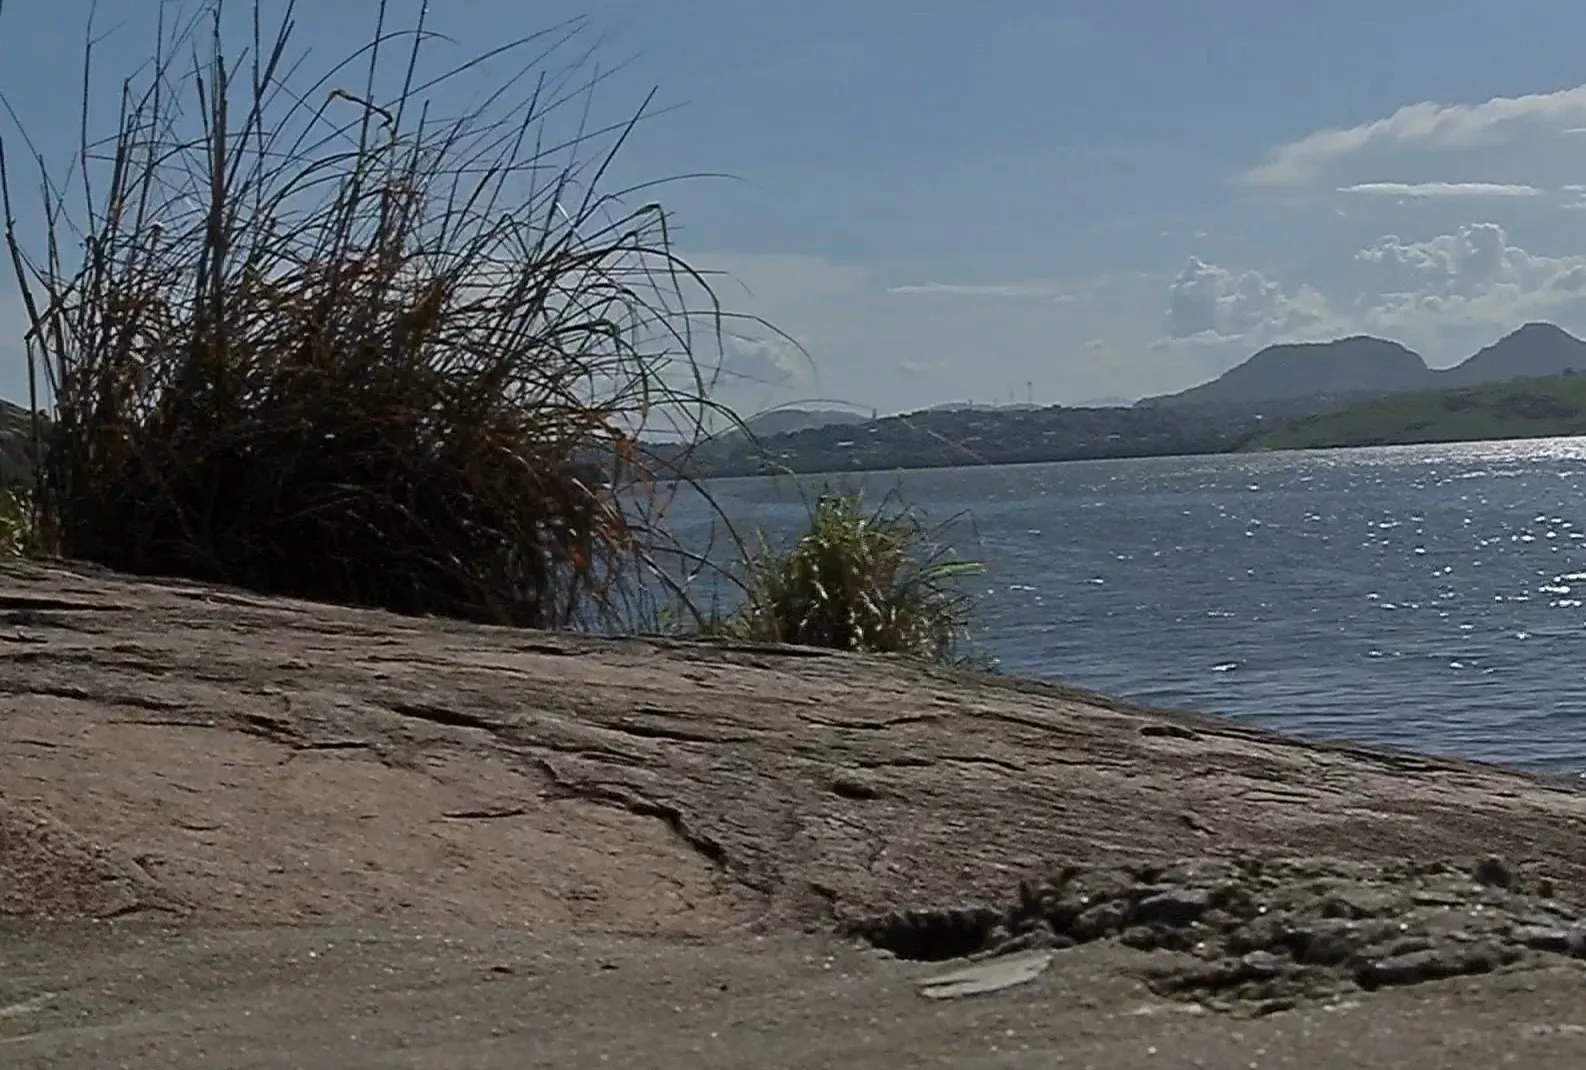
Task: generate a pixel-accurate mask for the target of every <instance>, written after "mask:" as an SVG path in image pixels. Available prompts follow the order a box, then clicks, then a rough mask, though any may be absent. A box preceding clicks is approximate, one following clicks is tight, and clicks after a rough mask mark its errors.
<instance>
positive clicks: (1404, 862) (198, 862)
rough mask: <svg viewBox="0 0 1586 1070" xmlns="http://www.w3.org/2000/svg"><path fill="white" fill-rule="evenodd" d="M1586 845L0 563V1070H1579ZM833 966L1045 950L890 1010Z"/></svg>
mask: <svg viewBox="0 0 1586 1070" xmlns="http://www.w3.org/2000/svg"><path fill="white" fill-rule="evenodd" d="M1583 834H1586V793H1583V792H1581V791H1580V790H1578V788H1577V787H1576V786H1575V785H1574V784H1573V783H1570V782H1566V781H1561V780H1554V779H1545V778H1540V777H1532V776H1525V775H1520V774H1516V773H1511V772H1506V771H1502V770H1497V769H1492V768H1488V767H1483V766H1479V765H1473V764H1469V763H1462V762H1456V761H1444V760H1440V759H1433V758H1421V757H1414V756H1409V755H1401V754H1392V753H1386V752H1382V751H1377V750H1372V749H1369V748H1364V747H1356V746H1349V745H1338V744H1325V743H1317V742H1306V741H1299V740H1294V739H1289V738H1285V737H1281V736H1277V735H1274V734H1271V733H1267V732H1263V731H1260V730H1257V729H1254V728H1250V727H1244V726H1240V725H1236V724H1232V723H1228V722H1224V721H1219V720H1215V719H1211V718H1202V717H1195V716H1190V715H1179V714H1169V713H1163V712H1158V711H1149V710H1143V709H1138V708H1134V707H1131V706H1128V705H1126V704H1122V703H1118V702H1114V701H1111V700H1107V699H1103V698H1101V697H1099V696H1093V695H1086V694H1083V693H1079V692H1075V691H1071V690H1067V689H1063V688H1058V687H1053V686H1044V685H1038V684H1031V683H1021V682H1017V681H1007V680H994V679H985V678H980V677H969V676H959V675H954V674H951V673H948V672H945V671H937V670H929V669H922V668H920V667H918V666H914V665H909V664H905V663H900V662H893V661H887V660H882V659H869V658H858V657H851V656H845V655H838V654H829V653H821V652H814V651H807V650H794V649H756V648H746V647H730V646H714V645H685V644H676V643H669V642H664V641H659V640H657V641H648V640H602V639H595V638H589V637H578V636H562V635H556V636H552V635H544V634H537V633H525V632H517V631H510V630H503V629H490V628H482V627H476V626H471V625H463V624H456V623H451V622H442V621H430V620H412V619H404V618H397V617H393V616H389V615H385V614H379V613H369V612H362V611H356V610H350V609H342V608H335V607H326V606H318V605H309V604H304V603H295V602H289V601H283V600H275V599H267V598H262V597H256V596H252V595H248V594H243V593H239V592H235V591H223V590H217V589H213V588H205V587H201V586H197V585H192V584H184V583H179V582H165V581H147V580H137V579H129V578H126V577H120V576H114V575H109V574H101V573H98V572H95V571H93V570H89V569H83V568H65V567H45V566H41V565H36V564H18V563H5V564H0V925H3V926H4V928H3V929H0V950H3V954H4V956H5V958H6V961H7V966H8V968H7V969H4V970H0V1060H3V1061H4V1062H5V1064H6V1065H8V1066H9V1065H17V1066H25V1065H37V1066H80V1065H99V1064H102V1063H104V1062H106V1061H114V1062H117V1063H120V1064H125V1065H130V1066H142V1065H147V1066H156V1065H160V1066H163V1065H170V1063H169V1061H168V1056H169V1053H170V1052H186V1053H187V1054H186V1055H185V1056H183V1057H182V1058H179V1059H178V1060H177V1061H178V1063H179V1064H180V1065H184V1066H208V1065H214V1066H222V1065H237V1064H239V1063H248V1064H250V1065H261V1066H265V1065H268V1066H283V1067H284V1066H335V1067H338V1068H342V1067H348V1066H361V1065H368V1066H376V1065H380V1066H384V1065H392V1063H393V1061H397V1062H401V1063H402V1064H403V1065H410V1066H450V1065H460V1064H462V1063H467V1064H468V1065H480V1066H494V1065H501V1066H509V1065H510V1066H519V1065H586V1064H590V1063H592V1062H594V1061H596V1060H597V1058H598V1056H599V1055H601V1054H605V1055H607V1056H610V1057H612V1058H614V1059H616V1060H617V1064H618V1065H655V1066H662V1067H666V1066H671V1065H678V1066H683V1065H689V1066H696V1065H736V1066H742V1065H767V1066H773V1065H774V1066H782V1065H789V1066H792V1065H809V1066H855V1067H860V1066H878V1067H879V1066H887V1065H897V1062H896V1058H897V1057H898V1056H899V1053H900V1052H902V1053H907V1054H908V1056H909V1059H908V1061H910V1062H920V1061H930V1060H932V1059H934V1058H939V1059H941V1060H944V1061H946V1062H948V1063H949V1064H950V1065H965V1066H970V1065H979V1066H991V1065H997V1066H1022V1065H1051V1064H1052V1061H1053V1058H1054V1057H1055V1056H1057V1055H1061V1056H1063V1057H1064V1058H1067V1059H1069V1060H1070V1062H1071V1063H1072V1064H1074V1065H1093V1066H1098V1067H1107V1066H1119V1067H1123V1066H1136V1065H1140V1062H1139V1060H1140V1059H1141V1057H1142V1054H1143V1049H1144V1047H1149V1046H1151V1045H1152V1044H1155V1045H1156V1046H1157V1047H1158V1048H1159V1050H1160V1051H1162V1052H1164V1053H1167V1052H1171V1053H1173V1057H1174V1058H1181V1059H1182V1061H1180V1062H1172V1061H1168V1060H1159V1064H1160V1065H1240V1066H1244V1065H1248V1064H1249V1063H1250V1062H1251V1061H1252V1060H1250V1059H1244V1061H1241V1062H1237V1063H1225V1062H1221V1061H1218V1060H1219V1059H1221V1058H1222V1057H1223V1055H1226V1054H1228V1053H1230V1052H1246V1053H1248V1050H1249V1049H1248V1044H1247V1043H1246V1041H1247V1040H1249V1038H1252V1037H1254V1038H1264V1039H1260V1043H1261V1044H1266V1045H1272V1047H1271V1050H1272V1051H1279V1050H1282V1051H1284V1052H1290V1053H1292V1054H1289V1055H1284V1056H1283V1057H1282V1058H1281V1059H1269V1060H1268V1061H1266V1062H1262V1061H1261V1060H1255V1061H1256V1062H1258V1064H1259V1065H1302V1066H1327V1065H1338V1066H1350V1065H1358V1064H1359V1062H1360V1061H1362V1060H1363V1059H1365V1058H1368V1057H1369V1058H1372V1059H1373V1060H1380V1061H1383V1062H1385V1063H1388V1062H1391V1063H1393V1064H1395V1065H1402V1066H1407V1067H1416V1066H1441V1065H1455V1064H1456V1063H1455V1062H1454V1061H1446V1062H1445V1061H1443V1060H1444V1057H1445V1056H1447V1057H1448V1058H1449V1059H1451V1060H1452V1059H1454V1057H1455V1055H1456V1054H1457V1055H1458V1063H1457V1064H1458V1065H1468V1064H1469V1062H1470V1061H1471V1058H1472V1056H1471V1052H1472V1051H1475V1050H1476V1049H1475V1048H1472V1047H1471V1044H1473V1043H1475V1041H1474V1040H1472V1039H1471V1037H1470V1036H1467V1034H1468V1033H1469V1032H1470V1030H1471V1029H1473V1028H1474V1027H1475V1023H1479V1022H1483V1021H1497V1022H1508V1023H1510V1024H1511V1025H1513V1026H1514V1028H1513V1029H1509V1031H1508V1032H1506V1033H1504V1034H1503V1037H1502V1039H1501V1041H1500V1040H1494V1041H1493V1042H1492V1043H1493V1045H1494V1046H1493V1047H1492V1048H1491V1050H1492V1051H1493V1052H1494V1053H1497V1055H1507V1054H1515V1053H1520V1055H1521V1056H1523V1061H1525V1062H1526V1063H1527V1064H1528V1065H1535V1066H1548V1065H1559V1066H1567V1065H1579V1063H1580V1061H1581V1060H1582V1058H1583V1057H1586V1018H1582V1020H1581V1021H1576V1020H1575V1018H1574V1017H1572V1016H1578V1010H1576V1009H1578V1008H1579V1007H1581V1006H1586V1000H1583V999H1582V998H1581V997H1582V996H1583V995H1586V984H1583V983H1582V982H1581V980H1580V976H1579V975H1580V974H1581V972H1582V971H1580V970H1579V969H1578V967H1577V959H1576V956H1577V955H1578V948H1579V946H1580V938H1579V934H1580V931H1581V930H1580V928H1579V926H1580V924H1581V917H1580V914H1579V913H1578V908H1577V906H1576V905H1575V904H1578V903H1580V902H1582V901H1586V896H1583V895H1582V894H1581V893H1582V891H1583V890H1586V850H1583V849H1582V848H1583V846H1586V835H1583ZM1477 848H1479V855H1478V852H1477ZM1487 855H1492V856H1494V857H1493V858H1491V859H1487V860H1486V861H1483V857H1484V856H1487ZM1498 858H1501V859H1504V860H1505V861H1503V862H1499V861H1497V860H1496V859H1498ZM909 919H912V920H909ZM84 926H89V927H90V928H87V929H85V928H84ZM911 932H912V933H913V935H912V936H911V935H910V933H911ZM855 935H863V936H864V937H865V938H866V939H867V940H868V941H869V943H871V944H873V945H878V946H881V947H887V948H891V950H893V951H894V952H896V953H900V954H901V955H903V956H906V957H912V958H946V957H950V956H960V957H961V956H969V955H973V954H976V953H982V954H983V953H987V952H992V953H996V952H1004V953H1005V952H1008V951H1010V950H1013V949H1016V948H1019V947H1030V946H1039V945H1044V946H1047V947H1050V948H1053V949H1062V948H1064V947H1065V946H1067V949H1066V950H1056V955H1057V957H1056V959H1055V960H1054V961H1053V964H1052V966H1051V968H1050V969H1047V970H1045V971H1044V972H1043V973H1041V975H1040V976H1039V977H1036V978H1035V979H1034V980H1031V981H1029V982H1028V983H1025V984H1021V985H1019V986H1017V987H1016V988H1012V989H1009V990H1007V991H1006V992H998V993H994V994H988V995H982V996H976V997H973V998H969V999H953V1000H943V1001H937V1002H928V1001H926V1000H924V999H922V998H921V997H920V995H919V992H918V988H917V985H918V982H919V980H920V979H921V978H922V977H924V976H927V975H928V972H929V971H930V970H932V969H939V968H940V965H941V964H938V963H922V962H907V961H900V960H899V958H898V957H895V956H882V955H878V954H877V953H876V951H874V950H873V949H871V948H866V947H865V946H864V944H863V942H862V941H859V940H855V939H853V937H854V936H855ZM911 941H912V942H911ZM1068 945H1074V946H1068ZM331 946H335V947H337V948H340V949H342V952H339V953H337V954H335V955H330V954H328V952H327V949H328V948H329V947H331ZM519 959H522V960H523V961H529V960H533V961H534V962H536V963H539V965H538V966H536V967H534V968H533V969H527V968H524V969H522V970H520V969H519V968H518V967H517V966H513V965H512V963H513V962H515V961H518V960H519ZM608 962H609V963H612V964H615V966H614V968H612V969H606V968H605V966H604V965H603V963H608ZM643 963H648V964H649V965H643ZM503 965H504V967H505V971H506V972H501V973H498V972H495V967H496V966H503ZM134 975H135V976H137V977H139V978H142V980H141V981H139V982H138V983H137V984H122V983H121V981H119V980H117V979H118V978H124V977H130V976H134ZM1433 977H1436V978H1440V979H1438V980H1432V981H1429V982H1428V983H1424V984H1423V983H1414V984H1411V983H1410V982H1418V981H1422V980H1427V979H1429V978H1433ZM547 986H549V987H547ZM112 990H113V993H119V994H113V996H112V997H106V998H104V999H101V998H99V997H98V996H95V995H93V994H94V993H104V992H107V991H112ZM360 992H363V993H373V994H374V995H369V996H359V995H357V994H358V993H360ZM377 997H378V998H377ZM575 997H576V998H575ZM414 1000H421V1001H422V1000H428V1001H429V1002H427V1003H424V1007H423V1009H422V1010H421V1009H420V1008H419V1007H418V1006H417V1005H415V1004H414V1002H413V1001H414ZM1291 1006H1292V1007H1293V1008H1294V1009H1292V1010H1289V1009H1286V1008H1288V1007H1291ZM243 1007H246V1008H249V1011H248V1013H247V1014H244V1013H242V1011H241V1010H239V1008H243ZM507 1007H511V1008H513V1009H514V1013H515V1014H516V1015H517V1017H516V1018H514V1019H512V1020H511V1021H505V1020H503V1021H497V1020H496V1016H497V1015H498V1013H500V1012H502V1011H503V1009H504V1008H507ZM668 1008H670V1009H668ZM1571 1008H1576V1009H1571ZM1216 1010H1232V1011H1235V1012H1238V1014H1237V1015H1235V1016H1230V1015H1225V1014H1217V1013H1209V1011H1216ZM1263 1011H1264V1012H1279V1013H1268V1014H1266V1015H1265V1016H1264V1017H1261V1018H1259V1020H1247V1019H1244V1018H1241V1017H1239V1015H1248V1014H1252V1013H1256V1012H1263ZM1190 1012H1197V1013H1190ZM1484 1016H1485V1017H1484ZM353 1020H356V1021H358V1022H359V1023H361V1024H360V1025H359V1027H358V1029H357V1031H356V1032H357V1033H358V1035H359V1036H360V1037H362V1038H364V1039H363V1040H362V1041H358V1042H356V1043H355V1042H354V1040H350V1039H348V1038H349V1036H351V1034H350V1033H349V1031H348V1030H347V1029H343V1028H341V1025H340V1023H342V1022H344V1021H353ZM426 1022H428V1023H429V1024H427V1025H425V1024H423V1023H426ZM448 1023H449V1024H448ZM1318 1023H1324V1024H1327V1027H1328V1029H1330V1030H1331V1032H1329V1033H1328V1035H1327V1036H1326V1037H1325V1038H1322V1039H1318V1038H1317V1037H1315V1036H1313V1035H1312V1030H1314V1029H1315V1028H1317V1026H1318ZM1345 1023H1354V1024H1352V1025H1348V1026H1347V1028H1346V1027H1345ZM1522 1025H1523V1026H1524V1027H1525V1028H1526V1029H1528V1030H1530V1031H1529V1032H1525V1033H1524V1035H1523V1036H1520V1035H1519V1034H1516V1033H1515V1032H1514V1030H1515V1029H1519V1028H1520V1027H1521V1026H1522ZM266 1026H268V1028H266ZM464 1026H468V1027H469V1028H471V1029H475V1030H476V1032H475V1033H470V1034H468V1035H469V1036H471V1037H473V1039H472V1040H471V1041H469V1040H466V1039H464V1038H463V1037H462V1034H461V1033H459V1030H464ZM1390 1026H1391V1029H1390V1028H1389V1027H1390ZM1506 1028H1507V1027H1506ZM419 1029H424V1030H427V1032H425V1033H424V1036H425V1037H427V1038H429V1039H427V1040H424V1041H423V1042H422V1043H419V1042H418V1041H417V1040H416V1039H415V1038H416V1036H417V1034H416V1033H415V1032H414V1031H415V1030H419ZM128 1030H130V1031H131V1032H130V1033H129V1032H128ZM477 1030H484V1031H485V1032H484V1033H482V1034H481V1033H478V1032H477ZM490 1030H496V1031H497V1032H494V1033H491V1032H489V1031H490ZM603 1030H604V1032H603ZM1009 1030H1012V1034H1011V1036H1010V1035H1008V1034H1007V1031H1009ZM465 1031H466V1030H465ZM1252 1031H1253V1032H1252ZM1389 1034H1391V1039H1390V1038H1389ZM711 1035H714V1036H715V1040H712V1039H711ZM481 1036H485V1037H488V1038H490V1043H489V1044H485V1041H484V1040H482V1039H481ZM1455 1036H1459V1037H1463V1038H1465V1041H1468V1042H1469V1043H1464V1046H1463V1047H1459V1048H1458V1052H1457V1053H1456V1052H1455V1050H1454V1048H1453V1047H1451V1046H1450V1045H1452V1041H1451V1040H1449V1038H1450V1037H1455ZM1495 1036H1496V1034H1495ZM283 1037H291V1038H299V1039H293V1040H290V1041H287V1040H283V1039H282V1038H283ZM445 1037H451V1038H452V1039H451V1040H443V1039H438V1038H445ZM646 1038H647V1039H646ZM1251 1043H1254V1041H1251ZM1462 1043H1463V1042H1462ZM1483 1043H1485V1042H1483ZM415 1044H418V1046H417V1047H414V1046H413V1045H415ZM349 1045H352V1046H351V1047H349ZM370 1045H372V1046H370ZM481 1045H484V1046H483V1047H481ZM625 1045H626V1046H625ZM713 1045H714V1046H713ZM789 1045H792V1047H789ZM1285 1045H1287V1047H1285ZM1362 1045H1364V1047H1362ZM486 1049H488V1050H486ZM399 1052H400V1053H401V1054H398V1053H399ZM624 1053H626V1054H624ZM1219 1053H1222V1054H1219ZM1307 1053H1309V1054H1307ZM112 1055H113V1056H114V1058H112ZM1302 1056H1303V1057H1304V1058H1306V1059H1308V1060H1309V1061H1301V1062H1285V1061H1284V1060H1287V1059H1291V1058H1293V1059H1299V1058H1301V1057H1302ZM1401 1056H1402V1057H1401ZM1026 1057H1028V1058H1029V1059H1031V1060H1032V1061H1030V1062H1028V1063H1026V1062H1021V1061H1019V1060H1020V1059H1023V1058H1026ZM1241 1058H1243V1056H1241ZM315 1059H318V1060H321V1061H319V1062H315V1061H313V1060H315ZM1196 1059H1199V1060H1200V1062H1199V1063H1198V1064H1197V1063H1196V1062H1195V1061H1194V1060H1196ZM1495 1059H1496V1056H1495ZM536 1060H538V1061H536ZM670 1060H675V1062H674V1061H670ZM1327 1060H1338V1061H1337V1062H1336V1063H1333V1062H1328V1061H1327ZM1417 1060H1419V1061H1417ZM1549 1060H1557V1061H1554V1062H1550V1061H1549ZM1475 1061H1477V1062H1480V1060H1479V1059H1477V1060H1475ZM1494 1061H1495V1060H1494Z"/></svg>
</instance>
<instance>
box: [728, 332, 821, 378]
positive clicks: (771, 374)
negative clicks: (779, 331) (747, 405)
mask: <svg viewBox="0 0 1586 1070" xmlns="http://www.w3.org/2000/svg"><path fill="white" fill-rule="evenodd" d="M722 349H723V354H722V359H721V365H720V372H721V385H722V386H724V387H728V388H746V387H749V388H752V387H760V386H772V387H776V386H786V385H788V384H789V383H792V382H794V381H795V380H796V379H798V378H799V376H800V374H801V373H802V372H803V371H804V370H805V367H806V365H807V359H806V357H805V356H804V354H802V353H800V352H799V350H798V347H797V346H796V345H795V344H794V343H792V342H790V341H788V340H787V339H785V338H746V337H743V336H741V335H729V336H727V337H726V338H724V339H723V340H722Z"/></svg>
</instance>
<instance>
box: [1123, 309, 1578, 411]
mask: <svg viewBox="0 0 1586 1070" xmlns="http://www.w3.org/2000/svg"><path fill="white" fill-rule="evenodd" d="M1569 371H1586V342H1583V341H1581V340H1580V339H1579V338H1576V337H1575V336H1574V335H1572V334H1570V333H1569V332H1567V331H1565V330H1563V329H1562V328H1560V327H1556V326H1554V325H1553V324H1551V323H1527V324H1525V325H1524V326H1523V327H1520V328H1518V329H1517V330H1514V331H1512V332H1510V333H1509V334H1507V335H1505V336H1504V337H1502V338H1500V339H1499V340H1498V341H1496V342H1494V343H1493V344H1492V345H1490V346H1488V347H1486V348H1485V349H1483V350H1482V351H1481V352H1479V353H1477V354H1475V355H1474V356H1471V357H1469V358H1467V359H1466V360H1464V361H1462V362H1461V363H1459V364H1457V365H1455V366H1454V367H1452V368H1448V369H1444V370H1442V371H1433V370H1432V369H1431V368H1429V367H1427V365H1426V361H1424V360H1423V359H1421V357H1420V355H1419V354H1417V353H1415V352H1414V351H1412V350H1410V349H1407V348H1405V347H1404V346H1402V345H1400V344H1399V343H1398V342H1390V341H1387V340H1386V339H1382V338H1372V337H1370V336H1369V335H1354V336H1351V337H1349V338H1339V339H1337V340H1335V341H1332V342H1305V343H1298V344H1287V345H1275V346H1268V347H1267V348H1265V349H1263V350H1261V351H1260V352H1259V353H1257V354H1255V355H1254V356H1253V357H1251V358H1250V359H1248V360H1246V361H1245V362H1244V363H1242V364H1239V365H1236V366H1235V367H1233V368H1230V369H1228V370H1227V371H1226V372H1224V373H1223V374H1221V375H1219V376H1218V377H1217V378H1216V379H1213V380H1212V381H1211V382H1209V383H1202V384H1201V385H1200V386H1196V387H1191V388H1190V389H1188V390H1183V391H1180V392H1179V393H1177V394H1164V395H1161V396H1159V397H1153V398H1146V399H1144V400H1143V401H1142V402H1140V404H1142V405H1145V406H1156V405H1168V406H1194V407H1202V408H1206V407H1209V408H1215V409H1221V410H1231V409H1249V408H1250V407H1251V406H1253V405H1254V406H1260V407H1266V408H1270V409H1271V410H1272V411H1271V412H1270V413H1269V415H1272V416H1283V417H1289V416H1298V415H1304V414H1306V413H1307V412H1321V411H1326V410H1328V409H1336V408H1338V407H1340V406H1341V405H1343V404H1348V403H1353V402H1356V401H1362V400H1366V399H1370V398H1375V397H1385V396H1387V395H1389V394H1402V393H1409V392H1412V391H1420V390H1443V389H1451V388H1456V387H1474V386H1486V385H1489V384H1496V383H1507V382H1511V381H1513V380H1516V379H1538V378H1545V377H1548V376H1554V375H1563V374H1564V373H1566V372H1569ZM1300 402H1304V404H1300Z"/></svg>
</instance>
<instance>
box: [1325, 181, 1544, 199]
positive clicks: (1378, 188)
mask: <svg viewBox="0 0 1586 1070" xmlns="http://www.w3.org/2000/svg"><path fill="white" fill-rule="evenodd" d="M1338 192H1339V193H1368V194H1373V195H1376V196H1379V197H1540V196H1541V195H1542V191H1541V190H1539V189H1537V188H1536V187H1535V186H1528V185H1525V184H1523V183H1514V182H1357V183H1356V184H1355V185H1353V186H1340V187H1339V188H1338Z"/></svg>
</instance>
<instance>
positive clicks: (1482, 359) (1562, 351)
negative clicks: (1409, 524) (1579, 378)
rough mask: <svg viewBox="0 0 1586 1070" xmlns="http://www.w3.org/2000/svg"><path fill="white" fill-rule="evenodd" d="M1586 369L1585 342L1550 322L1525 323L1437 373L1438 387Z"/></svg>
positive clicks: (1541, 376)
mask: <svg viewBox="0 0 1586 1070" xmlns="http://www.w3.org/2000/svg"><path fill="white" fill-rule="evenodd" d="M1565 372H1586V342H1583V341H1581V340H1580V339H1579V338H1576V337H1575V336H1574V335H1573V334H1570V333H1569V332H1568V331H1566V330H1564V329H1563V328H1561V327H1555V326H1554V325H1553V324H1551V323H1527V324H1526V325H1525V326H1523V327H1521V328H1520V329H1518V330H1516V331H1513V332H1511V333H1509V334H1506V335H1504V336H1503V337H1502V338H1500V339H1498V340H1497V341H1496V342H1494V343H1493V344H1492V345H1490V346H1488V347H1486V348H1485V349H1483V350H1482V351H1481V352H1479V353H1477V354H1476V355H1475V356H1473V357H1469V358H1467V359H1466V360H1464V361H1463V362H1461V363H1459V364H1457V365H1455V366H1454V367H1452V368H1448V369H1446V370H1444V371H1441V372H1436V373H1434V374H1435V375H1436V385H1437V386H1439V387H1459V386H1484V385H1486V384H1488V383H1506V382H1509V381H1511V380H1514V379H1545V378H1547V377H1549V376H1553V375H1563V374H1564V373H1565Z"/></svg>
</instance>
